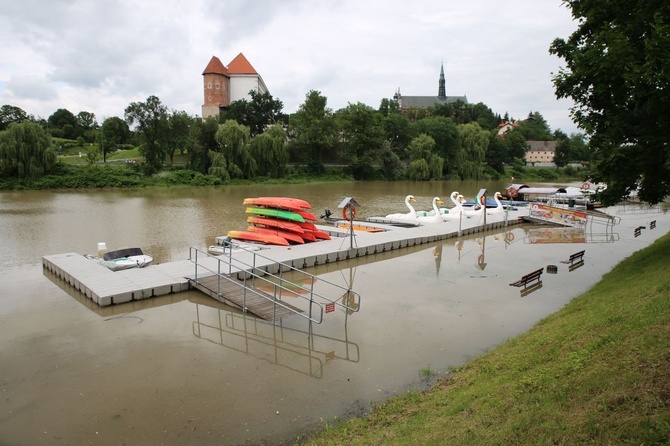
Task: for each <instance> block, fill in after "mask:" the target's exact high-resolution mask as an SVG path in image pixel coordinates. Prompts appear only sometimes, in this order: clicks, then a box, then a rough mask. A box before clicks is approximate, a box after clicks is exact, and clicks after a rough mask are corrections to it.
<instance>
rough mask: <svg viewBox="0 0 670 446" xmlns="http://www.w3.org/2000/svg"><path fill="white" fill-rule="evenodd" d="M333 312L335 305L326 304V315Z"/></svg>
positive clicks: (332, 303)
mask: <svg viewBox="0 0 670 446" xmlns="http://www.w3.org/2000/svg"><path fill="white" fill-rule="evenodd" d="M333 311H335V303H334V302H331V303H329V304H326V313H332V312H333Z"/></svg>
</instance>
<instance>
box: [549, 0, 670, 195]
mask: <svg viewBox="0 0 670 446" xmlns="http://www.w3.org/2000/svg"><path fill="white" fill-rule="evenodd" d="M563 3H564V4H565V5H566V6H568V7H569V8H571V9H572V15H573V17H574V18H575V20H576V21H577V23H578V28H577V30H576V31H575V32H574V33H573V34H572V35H571V36H570V37H569V38H568V39H567V40H564V39H556V40H554V42H553V43H552V44H551V47H550V50H549V52H550V53H552V54H555V55H557V56H559V57H561V58H563V59H564V60H565V63H566V66H565V67H564V68H562V69H561V70H560V71H559V73H558V74H556V75H555V76H554V79H553V81H554V85H555V87H556V96H557V97H559V98H572V99H573V100H574V102H575V106H574V107H573V108H572V117H573V120H574V121H575V122H576V123H577V125H579V127H580V128H582V129H583V130H585V131H586V134H587V135H588V136H589V137H590V140H589V146H590V148H591V150H592V152H593V157H594V163H593V166H592V175H593V177H592V178H593V180H594V181H603V182H605V183H607V186H608V188H607V190H605V191H604V192H603V194H602V197H601V199H602V201H603V203H605V204H613V203H615V202H618V201H619V200H620V199H621V198H622V197H624V196H626V195H627V194H628V193H629V192H630V191H632V190H634V189H635V188H636V187H637V186H638V184H639V186H640V190H639V192H638V197H639V198H640V199H642V200H644V201H647V202H649V203H652V204H653V203H658V202H659V201H661V200H663V199H664V198H665V197H667V196H668V195H670V144H669V142H670V141H669V140H670V137H669V136H668V135H669V133H668V129H669V128H670V89H669V88H668V87H669V86H670V3H668V2H667V0H648V1H633V2H631V1H628V0H563Z"/></svg>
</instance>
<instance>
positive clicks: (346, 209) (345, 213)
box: [342, 204, 356, 220]
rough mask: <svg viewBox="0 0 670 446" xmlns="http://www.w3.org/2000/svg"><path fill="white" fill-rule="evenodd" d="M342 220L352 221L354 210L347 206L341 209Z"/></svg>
mask: <svg viewBox="0 0 670 446" xmlns="http://www.w3.org/2000/svg"><path fill="white" fill-rule="evenodd" d="M349 214H351V215H349ZM342 218H344V219H345V220H353V219H354V218H356V208H355V207H353V206H352V205H350V204H348V205H346V206H345V207H343V208H342Z"/></svg>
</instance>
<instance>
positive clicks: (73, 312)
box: [0, 182, 670, 445]
mask: <svg viewBox="0 0 670 446" xmlns="http://www.w3.org/2000/svg"><path fill="white" fill-rule="evenodd" d="M504 186H505V184H500V183H452V182H431V183H409V182H406V183H405V182H403V183H362V184H359V183H354V184H327V185H292V186H276V185H273V186H236V187H222V188H198V189H182V188H179V189H159V190H140V191H73V192H70V191H68V192H36V191H30V192H4V193H0V228H2V229H1V231H2V233H1V234H0V289H1V290H2V292H1V294H0V393H1V395H2V399H1V402H0V444H12V445H52V444H53V445H61V444H77V445H79V444H101V445H102V444H105V445H106V444H129V445H130V444H146V445H153V444H175V445H190V444H193V445H209V444H212V445H222V444H225V445H238V444H245V443H252V444H257V443H261V442H263V443H265V444H279V443H281V442H283V441H288V440H290V439H294V438H296V437H298V436H299V435H302V434H304V433H308V432H312V431H314V430H316V429H320V428H323V427H324V426H325V425H326V423H332V422H334V421H336V420H340V419H343V418H346V417H349V416H352V415H359V414H361V413H364V412H365V411H366V410H367V409H368V408H369V407H370V405H371V404H375V403H377V402H380V401H382V400H383V399H385V398H388V397H391V396H393V395H398V394H402V393H404V392H406V391H408V390H414V389H419V390H421V389H425V388H426V387H428V386H429V385H430V384H431V383H432V382H433V381H434V379H436V378H439V377H440V376H443V375H444V374H445V373H448V371H449V370H451V369H452V368H454V367H457V366H459V365H461V364H463V363H464V362H466V361H467V360H468V359H470V358H473V357H475V356H477V355H479V354H481V353H482V352H484V351H487V350H489V349H491V348H493V347H495V346H496V345H498V344H500V343H501V342H504V341H505V340H506V339H508V338H511V337H514V336H516V335H518V334H520V333H522V332H524V331H526V330H528V329H529V328H531V327H532V326H533V325H534V324H535V323H537V322H538V321H539V320H540V319H541V318H543V317H545V316H547V315H549V314H551V313H553V312H555V311H556V310H558V309H560V308H561V307H562V306H564V305H565V304H566V303H567V302H569V301H570V299H572V298H574V297H575V296H576V295H578V294H579V293H581V292H583V291H585V290H586V289H588V288H589V287H591V286H592V285H593V284H594V283H596V282H597V281H598V280H599V279H600V278H601V277H602V275H603V274H604V273H606V272H607V271H609V270H610V269H611V268H612V267H613V266H614V265H615V264H616V263H618V262H619V261H620V260H622V259H623V258H625V257H626V256H628V255H630V254H631V253H632V252H634V251H637V250H639V249H642V248H644V247H646V246H648V245H649V244H651V243H652V242H653V241H654V240H655V239H656V238H658V237H660V236H662V235H664V234H666V233H667V232H668V231H669V230H670V217H669V216H668V213H667V211H666V210H659V209H658V208H652V209H649V208H644V207H642V208H641V207H636V206H626V207H617V208H610V209H607V211H608V213H610V214H611V215H614V216H616V217H618V218H620V219H621V221H620V223H619V224H618V225H616V226H614V227H607V226H606V225H604V224H601V223H599V222H597V221H595V222H593V223H590V224H589V225H587V228H586V232H585V233H578V234H575V233H574V231H566V230H558V229H550V228H547V227H538V226H534V225H528V224H524V225H519V226H514V227H512V228H510V229H508V230H505V231H502V230H501V231H492V232H487V233H481V234H477V235H476V236H469V237H464V238H460V239H451V240H448V241H444V242H440V243H432V244H427V245H421V246H415V247H411V248H406V249H402V250H397V251H392V252H386V253H382V254H377V255H374V256H367V257H363V258H359V259H353V260H349V261H346V262H339V263H336V264H327V265H323V266H319V267H316V268H312V269H310V270H309V272H311V273H313V274H316V275H317V276H318V279H319V280H323V281H329V282H333V283H337V284H341V285H344V286H348V285H351V286H352V288H353V289H354V290H355V291H356V292H358V293H359V294H360V296H361V300H360V310H359V311H358V312H355V313H351V314H347V313H345V312H344V311H340V310H338V311H335V312H333V313H329V314H327V315H326V317H325V319H324V322H323V323H322V324H318V325H316V324H314V325H312V326H309V325H308V323H307V322H306V321H305V320H304V319H302V318H298V317H289V318H286V319H284V320H282V321H281V322H278V323H277V324H272V323H268V322H265V321H261V320H258V319H256V318H254V317H253V316H249V315H246V314H242V313H240V312H238V311H235V310H232V309H230V308H229V307H226V306H224V305H221V304H219V303H218V302H216V301H214V300H213V299H211V298H209V297H207V296H205V295H204V294H200V293H199V292H197V291H189V292H183V293H179V294H174V295H169V296H164V297H159V298H154V299H149V300H146V301H142V302H131V303H128V304H122V305H117V306H114V307H108V308H99V307H97V306H96V305H95V304H92V303H91V302H90V301H89V300H87V299H86V298H85V297H83V296H81V295H80V294H79V293H77V292H76V291H74V290H73V289H72V288H71V287H69V286H68V285H67V284H65V283H63V282H62V281H60V280H59V279H57V278H54V277H53V276H51V275H50V274H48V273H45V272H44V271H43V270H42V267H41V257H42V256H43V255H48V254H58V253H64V252H71V251H73V252H79V253H95V251H96V249H97V243H98V242H105V243H107V246H108V247H109V248H110V249H115V248H121V247H128V246H139V247H141V248H142V249H143V250H144V251H146V252H148V253H150V254H151V255H153V256H154V257H155V259H156V260H155V261H156V262H158V263H163V262H168V261H174V260H184V259H186V258H187V257H188V249H189V247H191V246H195V247H198V248H206V247H207V246H208V245H210V244H213V243H214V239H215V237H216V236H220V235H225V233H226V232H227V231H228V230H230V229H244V228H245V227H246V221H245V214H244V206H243V205H242V200H243V199H244V198H245V197H250V196H262V195H286V196H295V197H300V198H303V199H306V200H307V201H309V202H310V203H312V206H313V211H314V213H315V214H317V216H318V215H320V214H321V213H323V210H324V209H325V208H329V209H331V210H333V211H334V212H337V211H338V210H337V205H338V204H339V203H340V201H341V200H342V198H344V197H345V196H353V197H354V198H355V199H356V200H357V201H358V202H359V203H360V204H361V208H360V210H359V212H358V215H357V217H358V218H365V217H367V216H383V215H386V214H389V213H392V212H403V211H404V203H403V200H404V197H405V195H406V194H410V193H411V194H413V195H415V197H416V198H417V202H418V203H417V208H420V209H424V208H425V209H428V208H429V207H430V202H431V199H432V197H433V196H440V197H442V198H443V199H447V197H448V196H449V194H450V193H451V192H452V191H453V190H459V191H460V192H462V193H463V194H464V195H466V197H470V198H471V197H472V196H474V195H475V194H476V192H477V191H478V190H479V189H480V188H487V189H488V190H489V191H490V192H491V193H492V192H494V191H496V190H502V189H503V188H504ZM518 212H523V211H518ZM651 221H655V222H656V228H655V229H650V228H649V223H650V222H651ZM640 226H644V227H645V229H644V230H642V231H641V234H640V236H638V237H635V236H634V230H635V228H638V227H640ZM550 242H551V243H550ZM582 249H584V250H586V256H585V258H584V260H585V261H584V264H583V265H582V266H581V267H578V268H576V269H573V270H572V271H570V269H569V268H568V265H566V264H563V263H561V261H562V260H566V259H567V258H568V257H569V255H570V254H572V253H574V252H577V251H580V250H582ZM548 265H556V266H557V267H558V272H557V273H556V274H549V273H547V272H545V274H544V275H543V276H542V287H541V288H539V289H537V290H535V291H533V292H532V293H530V294H527V295H521V294H520V290H519V288H516V287H511V286H509V284H510V283H511V282H513V281H515V280H517V279H519V278H520V276H521V275H523V274H526V273H528V272H530V271H533V270H535V269H538V268H540V267H546V266H548Z"/></svg>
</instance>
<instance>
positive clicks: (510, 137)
mask: <svg viewBox="0 0 670 446" xmlns="http://www.w3.org/2000/svg"><path fill="white" fill-rule="evenodd" d="M505 141H506V142H507V147H508V155H509V156H508V157H507V162H512V161H513V160H514V159H515V158H517V159H522V160H523V159H525V158H526V150H527V148H528V144H526V137H525V136H524V135H523V132H522V131H521V130H519V129H518V128H514V129H512V130H510V131H509V132H507V133H505Z"/></svg>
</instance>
